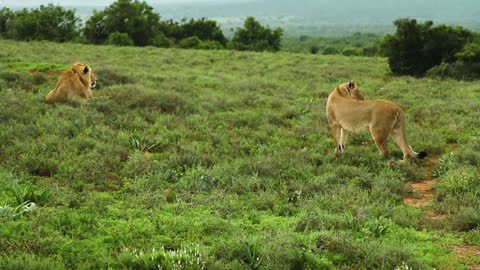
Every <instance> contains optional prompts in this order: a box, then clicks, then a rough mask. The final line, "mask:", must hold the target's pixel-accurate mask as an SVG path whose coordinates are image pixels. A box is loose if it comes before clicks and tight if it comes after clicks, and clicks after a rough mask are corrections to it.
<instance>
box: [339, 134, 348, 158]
mask: <svg viewBox="0 0 480 270" xmlns="http://www.w3.org/2000/svg"><path fill="white" fill-rule="evenodd" d="M347 138H348V132H347V131H346V130H345V129H344V128H340V140H339V141H340V151H341V152H342V153H343V151H345V145H346V144H347Z"/></svg>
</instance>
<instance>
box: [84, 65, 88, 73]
mask: <svg viewBox="0 0 480 270" xmlns="http://www.w3.org/2000/svg"><path fill="white" fill-rule="evenodd" d="M83 73H85V74H87V73H88V66H85V68H84V69H83Z"/></svg>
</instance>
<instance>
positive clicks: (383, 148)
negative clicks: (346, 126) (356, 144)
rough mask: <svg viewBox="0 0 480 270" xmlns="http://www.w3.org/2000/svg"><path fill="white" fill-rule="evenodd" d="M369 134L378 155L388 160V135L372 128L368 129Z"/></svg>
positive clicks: (380, 129) (379, 129)
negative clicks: (380, 154) (378, 152)
mask: <svg viewBox="0 0 480 270" xmlns="http://www.w3.org/2000/svg"><path fill="white" fill-rule="evenodd" d="M370 133H371V135H372V138H373V141H374V142H375V145H376V146H377V148H378V150H379V151H380V153H382V155H383V156H384V157H385V158H388V156H389V155H390V150H388V147H387V139H388V133H387V132H385V130H383V129H382V128H374V127H370Z"/></svg>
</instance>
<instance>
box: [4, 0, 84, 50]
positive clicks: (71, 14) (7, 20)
mask: <svg viewBox="0 0 480 270" xmlns="http://www.w3.org/2000/svg"><path fill="white" fill-rule="evenodd" d="M79 22H80V19H79V18H78V17H76V15H75V11H73V10H67V9H65V8H63V7H61V6H54V5H52V4H49V5H47V6H44V5H41V6H40V8H39V9H32V10H28V9H22V10H20V11H16V12H11V11H10V10H8V9H5V8H4V9H2V10H1V11H0V31H1V32H3V33H4V34H3V36H4V37H6V38H11V39H17V40H52V41H57V42H65V41H71V40H75V39H77V38H79Z"/></svg>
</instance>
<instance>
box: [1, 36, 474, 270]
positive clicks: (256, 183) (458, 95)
mask: <svg viewBox="0 0 480 270" xmlns="http://www.w3.org/2000/svg"><path fill="white" fill-rule="evenodd" d="M0 47H1V48H2V50H1V51H0V94H1V96H2V98H1V99H0V107H1V108H2V109H1V110H0V224H1V226H0V247H2V248H1V249H0V268H6V269H63V268H65V269H87V268H88V269H92V268H94V269H108V268H113V269H125V268H127V269H128V268H130V269H156V268H157V267H159V266H161V267H163V268H164V269H172V268H173V267H176V268H180V267H183V268H184V269H201V268H202V267H205V268H206V269H395V268H396V267H398V268H400V269H407V268H408V267H410V268H414V269H429V268H438V269H461V268H465V267H466V265H467V264H469V263H472V262H475V261H474V259H472V258H464V257H461V256H458V255H457V254H456V253H455V252H454V251H452V250H451V249H450V248H449V247H450V246H451V245H461V244H472V245H478V243H479V239H480V233H479V225H480V221H479V217H478V213H479V212H480V206H479V204H478V194H479V193H480V191H479V187H480V185H479V184H478V179H480V178H479V177H478V175H479V164H480V156H479V155H478V150H479V149H478V142H477V138H478V120H477V119H478V118H479V116H480V115H479V110H478V104H477V103H478V102H476V98H475V97H476V96H478V94H479V93H480V84H479V83H478V82H477V81H473V82H462V81H454V80H440V81H439V80H433V79H429V78H426V79H418V78H413V77H392V76H391V75H390V72H389V70H388V65H387V62H386V60H385V59H383V58H364V57H344V56H331V55H309V54H290V53H275V54H273V53H255V52H237V51H226V50H219V51H197V50H179V49H161V48H154V47H145V48H138V47H114V46H92V45H80V44H71V43H64V44H56V43H48V42H28V43H26V42H13V41H5V40H4V41H0ZM73 62H86V63H89V64H90V65H91V66H92V68H93V69H94V71H95V72H96V74H97V76H98V82H97V83H98V88H96V89H95V90H94V98H93V99H92V100H91V101H90V102H89V103H87V104H86V105H83V106H75V105H71V104H57V105H47V104H45V103H44V97H45V95H46V93H47V92H48V91H50V90H51V89H52V88H53V87H54V85H55V82H56V79H57V75H58V74H59V72H60V71H61V70H64V69H67V68H68V67H69V65H70V64H71V63H73ZM350 79H356V80H357V81H358V82H359V84H360V86H361V89H362V90H363V92H364V93H365V95H366V97H367V98H370V99H374V98H384V99H389V100H393V101H395V102H397V103H399V104H400V105H401V106H402V108H403V109H404V111H405V113H406V116H407V120H408V125H407V135H408V139H409V143H410V144H411V145H412V146H413V147H414V148H416V149H426V150H427V151H428V152H429V153H430V155H431V157H432V158H437V157H440V158H441V162H440V164H439V165H438V166H437V167H436V168H435V169H434V172H433V173H434V175H435V176H436V177H439V179H440V184H439V186H438V187H437V189H438V192H437V194H438V195H437V197H436V198H435V200H434V202H433V205H432V206H431V210H435V211H440V212H441V213H443V214H445V215H446V217H445V218H444V219H436V220H432V219H430V218H428V216H425V215H424V213H422V211H421V210H419V209H416V208H413V207H411V206H406V205H404V204H403V202H402V198H403V197H404V196H405V195H406V194H407V193H408V192H409V190H407V189H406V188H405V182H406V181H412V180H420V179H422V178H423V177H425V176H424V175H423V174H422V173H421V172H422V171H423V166H424V164H423V163H422V162H420V163H418V164H417V163H412V164H405V165H402V164H399V163H397V162H395V161H394V160H399V159H400V158H401V152H400V150H399V149H398V148H396V147H395V146H393V144H392V146H391V149H392V150H393V153H392V154H393V160H391V161H392V165H391V166H387V165H386V162H385V160H383V159H382V158H381V156H380V155H379V154H378V153H377V150H376V148H375V146H374V144H373V143H372V142H371V139H370V138H369V136H368V134H363V135H361V134H360V135H352V136H350V138H349V143H348V144H347V151H346V153H345V154H344V155H343V156H342V157H341V158H339V159H336V158H335V157H334V156H333V155H332V152H333V142H332V139H331V138H330V135H329V131H328V126H327V123H326V117H325V102H326V97H327V95H328V93H329V92H330V91H331V90H332V89H333V88H334V87H335V86H336V85H337V84H339V83H340V82H344V81H346V80H350ZM419 100H421V101H422V102H419ZM427 210H428V209H427ZM402 267H403V268H402Z"/></svg>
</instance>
